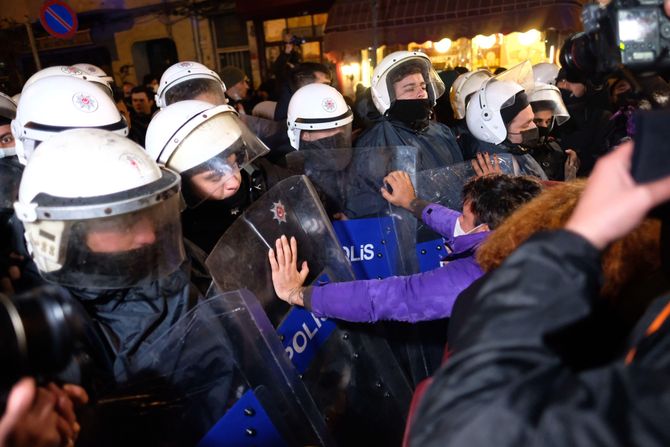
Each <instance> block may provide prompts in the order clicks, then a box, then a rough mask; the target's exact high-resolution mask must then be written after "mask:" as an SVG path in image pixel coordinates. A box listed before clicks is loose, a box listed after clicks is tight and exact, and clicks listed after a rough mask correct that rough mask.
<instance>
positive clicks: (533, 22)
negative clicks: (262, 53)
mask: <svg viewBox="0 0 670 447" xmlns="http://www.w3.org/2000/svg"><path fill="white" fill-rule="evenodd" d="M584 3H586V1H580V0H535V1H531V0H525V1H522V0H413V1H412V0H409V1H408V0H377V4H378V6H377V8H378V9H377V10H378V13H377V42H378V45H393V44H406V43H409V42H425V41H427V40H433V41H437V40H440V39H442V38H444V37H448V38H450V39H452V40H455V39H458V38H460V37H467V38H472V37H474V36H476V35H477V34H484V35H489V34H493V33H503V34H508V33H511V32H513V31H522V32H525V31H528V30H529V29H532V28H535V29H537V30H541V31H542V30H546V29H548V28H554V29H556V30H558V31H563V32H571V31H578V30H580V29H581V28H582V24H581V21H580V14H581V10H582V5H583V4H584ZM372 38H373V29H372V1H370V0H336V2H335V4H334V5H333V7H332V8H331V9H330V11H329V13H328V22H327V24H326V30H325V37H324V50H325V51H345V50H352V49H359V48H365V47H369V46H371V45H372Z"/></svg>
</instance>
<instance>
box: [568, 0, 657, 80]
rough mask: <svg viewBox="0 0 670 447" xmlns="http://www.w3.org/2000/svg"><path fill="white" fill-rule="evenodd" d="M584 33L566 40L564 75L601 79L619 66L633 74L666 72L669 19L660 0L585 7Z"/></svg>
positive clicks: (616, 0) (614, 1)
mask: <svg viewBox="0 0 670 447" xmlns="http://www.w3.org/2000/svg"><path fill="white" fill-rule="evenodd" d="M582 21H583V23H584V32H581V33H577V34H575V35H573V36H571V37H569V38H568V39H567V40H566V41H565V43H564V44H563V47H562V49H561V55H560V62H561V66H562V67H564V68H565V69H566V70H567V71H568V73H570V72H572V73H575V74H579V75H581V77H584V78H594V77H595V78H596V79H600V80H601V79H604V77H605V76H607V75H608V74H610V73H612V72H614V71H615V70H617V69H619V68H620V67H621V65H623V66H625V67H626V68H628V69H630V70H631V71H634V72H644V71H658V70H663V69H667V68H670V19H669V18H668V17H667V16H666V15H665V12H664V10H663V0H612V2H611V3H610V4H609V5H607V6H605V7H603V6H599V5H596V4H589V5H585V6H584V9H583V10H582Z"/></svg>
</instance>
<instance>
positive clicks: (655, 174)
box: [631, 110, 670, 183]
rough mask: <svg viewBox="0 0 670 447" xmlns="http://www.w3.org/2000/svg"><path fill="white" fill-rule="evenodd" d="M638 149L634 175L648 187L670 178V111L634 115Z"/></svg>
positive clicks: (633, 168) (632, 172) (634, 158)
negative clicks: (655, 182)
mask: <svg viewBox="0 0 670 447" xmlns="http://www.w3.org/2000/svg"><path fill="white" fill-rule="evenodd" d="M633 119H634V123H635V149H634V151H633V160H632V163H631V175H632V176H633V178H634V179H635V181H636V182H637V183H646V182H651V181H653V180H658V179H660V178H663V177H667V176H668V175H670V110H649V111H640V112H637V113H636V114H635V115H634V118H633Z"/></svg>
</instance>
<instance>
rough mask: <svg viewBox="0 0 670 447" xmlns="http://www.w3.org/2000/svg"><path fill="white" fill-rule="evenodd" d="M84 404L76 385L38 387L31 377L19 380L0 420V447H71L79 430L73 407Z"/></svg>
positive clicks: (85, 398)
mask: <svg viewBox="0 0 670 447" xmlns="http://www.w3.org/2000/svg"><path fill="white" fill-rule="evenodd" d="M87 402H88V395H87V394H86V391H85V390H84V389H83V388H81V387H79V386H77V385H71V384H66V385H63V386H61V387H59V386H57V385H55V384H53V383H50V384H49V385H48V386H46V387H38V386H37V385H36V384H35V379H33V378H29V377H26V378H23V379H21V380H20V381H19V382H18V383H17V384H16V385H14V387H13V388H12V390H11V392H10V393H9V398H8V400H7V406H6V409H5V412H4V414H3V415H2V418H0V447H50V446H54V447H59V446H74V444H75V442H76V440H77V437H78V436H79V432H80V430H81V427H80V426H79V423H78V422H77V416H76V414H75V411H74V407H75V406H76V405H84V404H86V403H87Z"/></svg>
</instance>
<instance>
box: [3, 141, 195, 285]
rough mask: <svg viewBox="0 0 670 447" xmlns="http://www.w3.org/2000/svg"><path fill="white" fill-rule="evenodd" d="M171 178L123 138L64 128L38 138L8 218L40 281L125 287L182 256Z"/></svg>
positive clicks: (171, 266)
mask: <svg viewBox="0 0 670 447" xmlns="http://www.w3.org/2000/svg"><path fill="white" fill-rule="evenodd" d="M179 183H180V179H179V175H177V174H176V173H175V172H172V171H170V170H168V169H163V168H159V167H158V166H157V165H156V163H155V162H154V161H153V160H152V159H151V158H149V157H148V155H147V154H146V152H144V150H143V149H142V147H140V146H139V145H137V144H136V143H134V142H132V141H131V140H129V139H127V138H124V137H121V136H119V135H116V134H114V133H112V132H108V131H105V130H100V129H71V130H67V131H64V132H61V133H59V134H58V135H56V136H54V137H53V138H51V139H50V140H49V141H45V142H44V143H43V144H42V145H41V146H40V147H39V149H38V150H37V151H35V154H34V155H33V157H32V158H31V160H30V163H29V164H28V166H26V168H25V170H24V172H23V177H22V179H21V185H20V187H19V200H18V201H17V202H16V203H15V204H14V209H15V211H16V215H17V216H18V218H19V219H20V220H21V221H22V222H23V224H24V227H25V236H26V241H27V244H28V248H29V250H30V251H31V253H32V256H33V259H34V260H35V263H36V264H37V267H38V269H39V271H40V273H41V274H42V276H44V277H45V278H46V279H48V280H50V281H53V282H56V283H59V284H62V285H66V286H76V287H91V288H105V289H108V288H127V287H133V286H137V285H141V284H145V283H146V282H148V281H154V280H157V279H159V278H161V277H163V276H164V275H167V274H169V273H171V272H173V271H175V270H176V269H177V268H178V266H179V265H180V264H181V262H182V261H183V260H184V249H183V245H182V239H181V225H180V221H179V205H180V198H179V194H178V193H179Z"/></svg>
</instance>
